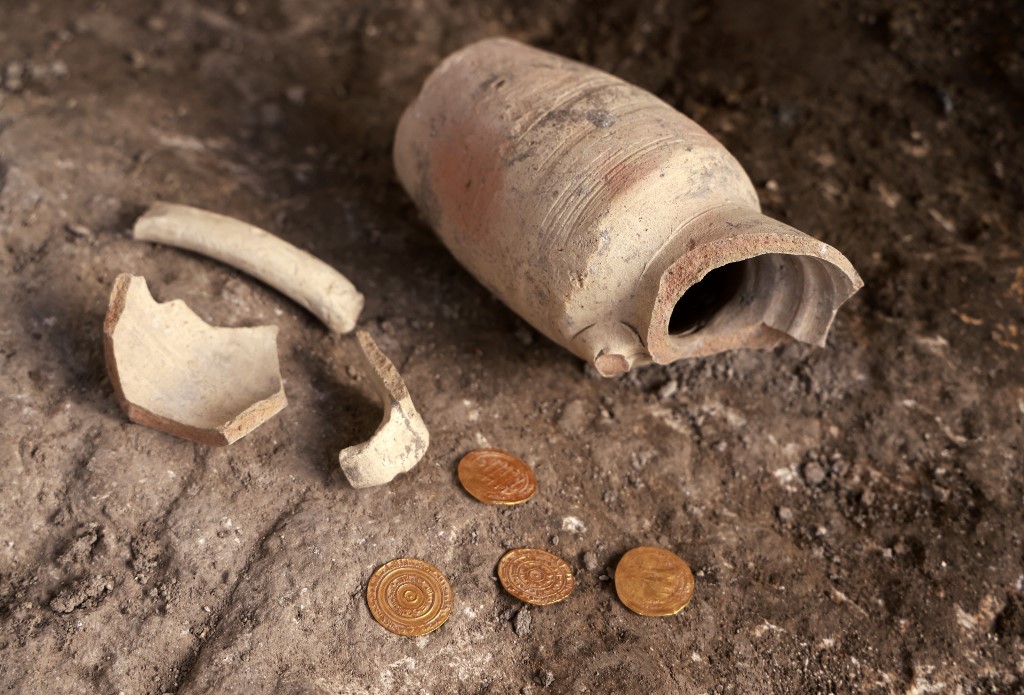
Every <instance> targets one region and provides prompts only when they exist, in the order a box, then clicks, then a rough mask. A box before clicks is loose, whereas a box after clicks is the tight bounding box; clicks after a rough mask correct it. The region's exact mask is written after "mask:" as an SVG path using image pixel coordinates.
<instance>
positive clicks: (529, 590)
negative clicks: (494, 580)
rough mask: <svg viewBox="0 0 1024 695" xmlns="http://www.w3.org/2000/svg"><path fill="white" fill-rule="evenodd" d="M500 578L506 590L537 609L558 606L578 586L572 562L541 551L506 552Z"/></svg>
mask: <svg viewBox="0 0 1024 695" xmlns="http://www.w3.org/2000/svg"><path fill="white" fill-rule="evenodd" d="M498 579H499V580H501V585H502V586H503V587H505V591H507V592H508V593H510V594H512V595H513V596H515V597H516V598H517V599H519V600H520V601H525V602H526V603H532V604H533V605H535V606H547V605H550V604H552V603H557V602H559V601H561V600H562V599H565V598H567V597H568V596H569V594H571V593H572V590H573V588H574V587H575V586H576V580H575V579H574V578H573V576H572V568H571V567H569V563H567V562H566V561H565V560H563V559H562V558H560V557H558V556H557V555H552V554H551V553H549V552H547V551H545V550H540V549H538V548H519V549H516V550H510V551H508V552H507V553H505V555H504V557H502V558H501V561H500V562H499V563H498Z"/></svg>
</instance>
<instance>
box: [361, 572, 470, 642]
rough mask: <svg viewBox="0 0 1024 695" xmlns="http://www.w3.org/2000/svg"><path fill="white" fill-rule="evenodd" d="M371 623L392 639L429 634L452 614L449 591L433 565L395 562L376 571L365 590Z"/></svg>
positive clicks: (450, 593) (450, 591) (448, 587)
mask: <svg viewBox="0 0 1024 695" xmlns="http://www.w3.org/2000/svg"><path fill="white" fill-rule="evenodd" d="M366 603H367V604H369V606H370V613H372V614H373V618H374V620H376V621H377V622H378V623H380V624H381V625H383V626H384V628H385V629H386V630H389V631H391V632H393V633H395V634H396V635H405V636H407V637H418V636H419V635H425V634H427V633H428V632H433V631H434V630H436V629H437V628H439V627H441V625H443V624H444V621H446V620H448V616H450V615H451V614H452V587H451V585H450V584H449V583H448V580H447V579H445V577H444V575H443V574H441V570H439V569H437V568H436V567H434V566H433V565H431V564H429V563H426V562H423V560H414V559H411V558H399V559H398V560H392V561H391V562H389V563H387V564H386V565H382V566H381V567H378V568H377V571H376V572H374V573H373V576H372V577H370V583H369V584H368V585H367V587H366Z"/></svg>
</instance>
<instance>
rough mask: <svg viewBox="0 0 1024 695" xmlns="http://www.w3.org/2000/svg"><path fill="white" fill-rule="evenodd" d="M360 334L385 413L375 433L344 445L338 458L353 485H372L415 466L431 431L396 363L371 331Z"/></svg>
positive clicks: (361, 345) (425, 449)
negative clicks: (414, 402) (410, 394)
mask: <svg viewBox="0 0 1024 695" xmlns="http://www.w3.org/2000/svg"><path fill="white" fill-rule="evenodd" d="M356 337H357V339H358V340H359V347H360V348H361V349H362V351H363V362H364V365H365V367H366V373H367V374H368V375H369V376H370V379H371V381H372V383H373V387H374V390H375V391H376V392H377V395H378V396H379V398H380V399H381V401H382V402H383V405H384V417H383V419H382V420H381V423H380V426H379V427H377V431H376V432H374V434H373V436H372V437H370V438H369V439H368V440H366V441H365V442H362V443H361V444H356V445H355V446H350V447H348V448H346V449H342V451H341V453H340V454H339V455H338V459H339V461H340V463H341V470H342V471H343V472H344V473H345V477H346V478H348V481H349V482H350V483H351V484H352V487H371V486H374V485H383V484H384V483H388V482H391V480H392V479H393V478H394V477H395V476H396V475H398V474H399V473H404V472H406V471H408V470H410V469H412V467H413V466H415V465H416V464H417V463H418V462H419V460H420V459H421V458H423V455H424V454H426V453H427V446H428V445H429V443H430V433H429V432H427V426H426V425H425V424H424V423H423V418H421V417H420V414H419V413H418V412H417V411H416V406H414V405H413V403H412V398H411V397H410V396H409V389H408V388H407V387H406V385H405V382H404V381H402V377H401V375H400V374H399V373H398V370H397V369H395V365H394V364H392V363H391V360H389V359H388V358H387V357H386V356H385V355H384V353H383V352H381V351H380V348H379V347H377V343H375V342H374V340H373V338H372V337H371V336H370V334H369V333H367V332H366V331H358V332H357V333H356Z"/></svg>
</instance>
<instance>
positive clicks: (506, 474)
mask: <svg viewBox="0 0 1024 695" xmlns="http://www.w3.org/2000/svg"><path fill="white" fill-rule="evenodd" d="M459 482H460V483H462V487H464V488H466V492H468V493H469V494H471V495H472V496H473V497H475V498H476V499H478V500H480V501H481V502H483V503H485V504H520V503H522V502H525V501H526V500H528V499H530V498H531V497H532V496H533V493H535V492H536V491H537V478H536V477H535V476H534V475H533V469H531V468H530V467H529V466H528V465H527V464H526V462H525V461H523V460H522V459H520V458H518V457H516V456H513V455H512V454H510V453H508V452H507V451H501V450H499V449H478V450H477V451H471V452H469V453H468V454H466V455H465V456H463V457H462V460H461V461H459Z"/></svg>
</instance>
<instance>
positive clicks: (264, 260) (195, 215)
mask: <svg viewBox="0 0 1024 695" xmlns="http://www.w3.org/2000/svg"><path fill="white" fill-rule="evenodd" d="M132 234H133V235H134V237H135V238H136V239H139V240H142V241H155V242H158V243H161V244H167V245H169V246H176V247H178V248H182V249H187V250H188V251H194V252H195V253H199V254H202V255H204V256H209V257H210V258H215V259H217V260H218V261H220V262H221V263H226V264H227V265H230V266H231V267H233V268H237V269H239V270H241V271H243V272H245V273H248V274H249V275H252V276H253V277H254V278H256V279H258V280H262V281H263V282H265V283H266V284H268V285H270V286H271V287H273V288H274V289H276V290H277V291H279V292H281V293H282V294H284V295H285V296H287V297H291V298H292V299H293V300H295V301H296V302H298V303H299V304H301V305H302V306H304V307H305V308H306V309H308V310H309V311H310V312H311V313H312V314H313V315H315V316H316V317H317V318H319V319H320V320H321V321H323V322H324V324H325V325H326V326H327V327H328V328H329V329H331V330H332V331H335V332H337V333H348V332H350V331H351V330H352V329H354V328H355V327H356V321H357V320H358V319H359V314H360V312H362V310H363V303H364V298H363V295H362V294H360V293H359V291H358V290H357V289H356V288H355V287H354V286H353V285H352V283H351V282H349V280H348V278H346V277H345V276H344V275H342V274H341V273H339V272H338V271H337V270H335V269H334V268H332V267H331V266H329V265H327V264H326V263H324V262H323V261H321V260H320V259H319V258H317V257H316V256H313V255H312V254H310V253H307V252H305V251H303V250H302V249H299V248H297V247H295V246H292V245H291V244H289V243H288V242H286V241H284V240H283V239H279V238H278V237H276V236H274V235H273V234H271V233H270V232H266V231H264V230H262V229H260V228H259V227H254V226H253V225H251V224H246V223H245V222H242V221H241V220H236V219H234V218H233V217H227V216H225V215H218V214H216V213H213V212H207V211H206V210H200V209H198V208H193V207H189V206H187V205H175V204H172V203H159V202H158V203H154V204H153V205H152V207H150V208H149V210H147V211H146V214H144V215H143V216H142V217H140V218H139V219H138V220H137V221H136V222H135V228H134V229H133V230H132Z"/></svg>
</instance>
